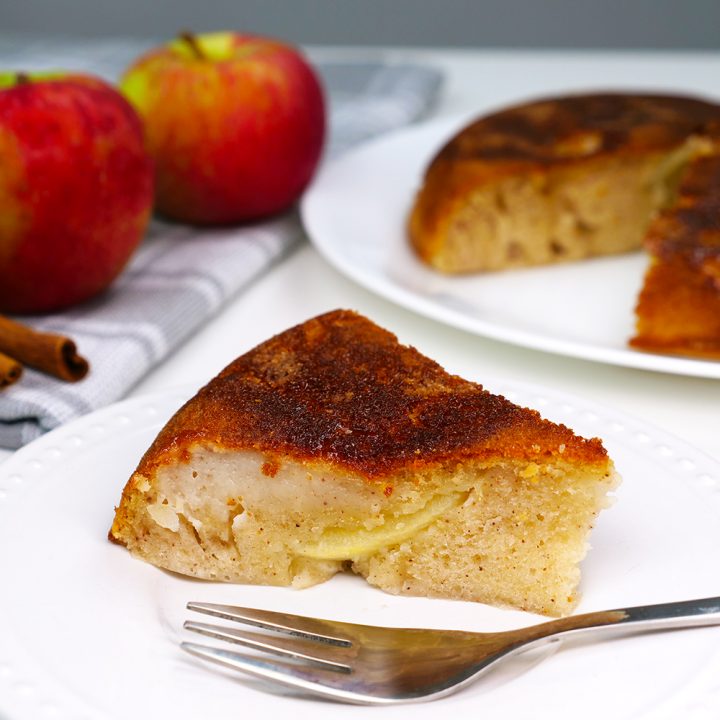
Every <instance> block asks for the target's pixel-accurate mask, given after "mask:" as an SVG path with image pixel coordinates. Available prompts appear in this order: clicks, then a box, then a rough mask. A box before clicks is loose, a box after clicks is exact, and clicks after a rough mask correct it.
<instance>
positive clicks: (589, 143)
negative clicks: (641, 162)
mask: <svg viewBox="0 0 720 720" xmlns="http://www.w3.org/2000/svg"><path fill="white" fill-rule="evenodd" d="M719 117H720V108H718V106H717V105H715V104H713V103H710V102H705V101H703V100H698V99H696V98H690V97H683V96H679V95H677V96H672V95H642V94H639V95H635V94H633V95H628V94H622V93H606V94H592V95H574V96H572V95H571V96H566V97H563V98H549V99H547V100H541V101H538V102H534V103H529V104H524V105H521V106H517V107H512V108H509V109H507V110H503V111H501V112H498V113H495V114H492V115H488V116H486V117H483V118H481V119H479V120H477V121H476V122H474V123H472V124H471V125H469V126H468V127H467V128H465V129H464V130H463V131H462V132H461V133H459V134H458V135H457V136H456V137H454V138H453V139H452V140H451V141H450V142H449V143H448V144H447V145H446V146H445V147H444V148H443V150H442V151H441V152H440V153H439V155H438V156H437V158H436V160H435V162H439V163H441V162H444V161H452V162H456V161H457V160H459V159H463V160H471V159H472V158H478V159H483V160H488V159H499V160H519V161H531V162H539V163H541V164H549V163H556V162H567V161H568V160H572V159H574V158H580V157H582V158H586V157H588V156H589V155H599V154H602V153H609V152H613V151H615V150H617V149H618V148H623V149H625V150H626V151H628V150H630V151H632V150H635V151H638V152H646V151H648V150H653V149H654V150H662V149H664V148H667V147H673V146H675V145H677V144H678V143H679V142H681V141H683V140H684V139H685V138H686V137H687V136H688V135H692V134H695V133H700V134H704V133H705V132H707V131H708V129H709V128H710V126H712V125H713V124H716V123H717V122H718V118H719Z"/></svg>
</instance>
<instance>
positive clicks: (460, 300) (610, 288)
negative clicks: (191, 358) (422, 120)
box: [302, 118, 720, 378]
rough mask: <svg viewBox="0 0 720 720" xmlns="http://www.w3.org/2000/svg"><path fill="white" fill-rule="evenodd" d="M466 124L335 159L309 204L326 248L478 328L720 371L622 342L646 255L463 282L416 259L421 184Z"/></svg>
mask: <svg viewBox="0 0 720 720" xmlns="http://www.w3.org/2000/svg"><path fill="white" fill-rule="evenodd" d="M466 121H467V118H455V119H451V120H447V119H443V120H437V121H434V122H430V123H427V124H425V125H421V126H418V127H414V128H410V129H405V130H402V131H399V132H397V133H394V134H392V135H388V136H386V137H383V138H381V139H379V140H375V141H373V142H370V143H368V144H366V145H363V146H362V147H360V148H358V149H356V150H354V151H351V152H349V153H347V154H345V155H343V156H342V157H341V158H339V159H337V160H335V161H332V162H330V163H329V164H328V165H327V166H326V167H325V168H324V169H323V171H322V172H321V173H320V175H319V177H318V178H317V180H316V181H315V183H314V184H313V186H312V187H311V188H310V190H309V192H308V193H307V194H306V195H305V198H304V200H303V203H302V217H303V221H304V223H305V227H306V229H307V232H308V234H309V236H310V238H311V240H312V241H313V243H314V245H315V246H316V247H317V249H318V250H319V251H320V253H322V255H324V256H325V258H326V259H327V260H328V261H329V262H330V263H331V264H332V265H334V266H335V267H336V268H337V269H338V270H340V271H341V272H342V273H344V274H345V275H347V276H349V277H350V278H352V279H353V280H355V281H356V282H358V283H360V284H361V285H363V286H364V287H366V288H368V289H369V290H372V291H374V292H376V293H377V294H379V295H381V296H383V297H385V298H387V299H388V300H391V301H393V302H396V303H398V304H399V305H403V306H405V307H407V308H409V309H411V310H414V311H416V312H418V313H421V314H423V315H426V316H428V317H431V318H434V319H435V320H439V321H441V322H444V323H447V324H449V325H453V326H455V327H459V328H462V329H464V330H468V331H470V332H473V333H476V334H478V335H483V336H486V337H490V338H495V339H497V340H503V341H506V342H509V343H514V344H516V345H522V346H525V347H529V348H535V349H537V350H545V351H547V352H553V353H559V354H562V355H568V356H571V357H579V358H585V359H587V360H596V361H599V362H605V363H611V364H615V365H625V366H629V367H637V368H644V369H646V370H656V371H662V372H669V373H677V374H683V375H695V376H698V377H711V378H720V362H713V361H705V360H692V359H687V358H679V357H670V356H662V355H652V354H649V353H640V352H636V351H633V350H630V349H629V348H628V347H627V346H626V342H627V340H628V338H630V337H631V336H632V334H633V323H634V310H633V309H634V306H635V300H636V298H637V294H638V291H639V289H640V286H641V282H642V278H643V275H644V271H645V265H646V262H647V259H646V257H645V256H643V255H642V254H641V253H635V254H631V255H624V256H620V257H613V258H602V259H595V260H588V261H584V262H577V263H572V265H556V266H549V267H542V268H531V269H526V270H516V271H513V272H505V273H492V274H486V275H473V276H463V277H446V276H443V275H441V274H439V273H436V272H433V271H432V270H430V269H429V268H427V267H426V266H425V265H423V264H422V263H421V262H420V261H419V260H418V259H417V258H416V257H415V255H414V254H413V253H412V251H411V250H410V248H409V246H408V243H407V240H406V233H405V223H406V219H407V215H408V212H409V209H410V205H411V203H412V200H413V197H414V194H415V191H416V190H417V188H418V186H419V184H420V180H421V176H422V173H423V171H424V168H425V166H426V165H427V163H428V162H429V160H430V159H431V158H432V156H433V155H434V154H435V152H436V150H437V149H438V148H439V147H440V146H441V145H442V143H443V142H444V141H445V140H446V139H447V138H449V137H450V136H451V135H452V134H453V133H454V132H455V131H456V130H457V129H459V128H460V127H462V126H463V125H464V124H465V122H466Z"/></svg>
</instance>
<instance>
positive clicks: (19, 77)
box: [15, 72, 30, 85]
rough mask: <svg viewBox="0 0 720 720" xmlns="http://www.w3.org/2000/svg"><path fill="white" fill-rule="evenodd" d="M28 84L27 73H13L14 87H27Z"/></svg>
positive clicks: (28, 77)
mask: <svg viewBox="0 0 720 720" xmlns="http://www.w3.org/2000/svg"><path fill="white" fill-rule="evenodd" d="M29 83H30V76H29V75H28V74H27V73H24V72H19V73H15V85H28V84H29Z"/></svg>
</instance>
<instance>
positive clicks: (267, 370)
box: [140, 310, 606, 478]
mask: <svg viewBox="0 0 720 720" xmlns="http://www.w3.org/2000/svg"><path fill="white" fill-rule="evenodd" d="M200 440H202V441H203V442H205V443H208V442H209V443H212V444H217V445H218V446H219V447H221V448H224V449H239V448H248V449H256V450H261V451H263V452H266V453H269V454H273V453H277V454H278V455H284V454H287V455H289V456H292V457H295V458H296V459H304V458H312V459H321V460H326V461H328V462H332V463H335V464H339V465H342V466H345V467H348V468H351V469H353V470H354V471H356V472H358V473H360V474H362V475H364V476H366V477H368V478H371V477H380V476H382V475H384V474H388V473H391V472H393V471H394V470H397V469H398V468H402V467H405V468H407V467H410V468H414V469H417V468H420V467H422V466H424V465H427V464H431V463H438V462H443V461H444V460H447V459H449V458H452V459H453V460H454V461H458V460H459V459H461V458H462V459H465V458H468V457H484V456H485V455H486V454H488V455H489V453H490V452H492V454H493V455H494V456H496V455H497V453H498V451H500V452H501V453H505V455H506V456H507V457H513V458H524V457H527V456H528V453H530V454H532V456H533V457H537V456H538V453H540V454H545V455H547V456H548V457H550V456H552V455H555V454H557V453H563V456H564V457H565V458H567V459H568V460H570V459H572V458H578V457H579V458H582V459H585V461H587V462H598V463H600V462H605V460H606V452H605V450H604V448H603V447H602V445H601V444H600V442H599V441H597V440H590V441H585V440H582V439H581V438H578V437H577V436H576V435H574V434H573V433H572V432H571V431H570V430H569V429H567V428H565V427H563V426H558V425H554V424H552V423H549V422H546V421H544V420H542V419H541V418H540V416H539V415H538V414H537V413H536V412H534V411H530V410H527V409H525V408H521V407H518V406H516V405H514V404H513V403H511V402H510V401H508V400H506V399H505V398H503V397H500V396H497V395H492V394H491V393H489V392H487V391H485V390H483V389H482V387H481V386H480V385H477V384H475V383H471V382H468V381H466V380H463V379H461V378H459V377H457V376H453V375H450V374H448V373H446V372H445V371H444V370H443V369H442V368H441V367H440V366H439V365H438V364H437V363H435V362H433V361H432V360H430V359H428V358H426V357H424V356H423V355H421V354H420V353H419V352H417V351H416V350H415V349H414V348H410V347H406V346H403V345H400V344H399V343H398V341H397V339H396V338H395V336H394V335H392V334H391V333H389V332H387V331H385V330H383V329H381V328H379V327H378V326H376V325H374V324H373V323H371V322H370V321H369V320H367V319H365V318H363V317H362V316H360V315H357V314H356V313H353V312H349V311H341V310H338V311H334V312H331V313H327V314H326V315H321V316H319V317H317V318H314V319H312V320H309V321H307V322H306V323H304V324H302V325H299V326H297V327H294V328H292V329H290V330H288V331H286V332H284V333H282V334H280V335H278V336H276V337H274V338H271V339H270V340H268V341H267V342H265V343H263V344H261V345H259V346H258V347H257V348H255V349H254V350H251V351H250V352H248V353H247V354H245V355H243V356H242V357H240V358H238V359H237V360H235V361H234V362H233V363H232V364H230V365H229V366H228V367H227V368H226V369H225V370H224V371H223V372H222V373H220V375H219V376H218V377H217V378H215V379H214V380H212V381H211V382H210V383H209V384H208V385H207V386H206V387H205V388H203V389H202V390H201V391H200V393H199V394H198V396H196V398H194V399H193V400H192V401H190V402H189V403H188V404H187V405H186V406H185V407H184V408H183V409H182V410H181V411H180V412H179V413H178V414H177V415H176V416H175V418H173V420H172V421H171V422H170V423H169V424H168V426H167V427H166V428H165V430H164V431H163V432H162V433H161V434H160V436H159V437H158V439H157V440H156V442H155V444H154V445H153V447H152V448H151V449H150V450H149V451H148V453H147V455H146V457H145V458H144V460H143V463H144V464H145V465H153V464H162V463H164V462H169V461H170V459H171V458H172V457H173V456H174V457H177V455H178V453H182V452H183V451H186V450H187V448H188V447H189V446H190V445H192V444H193V443H194V442H195V441H200ZM490 444H491V445H492V449H490ZM533 446H534V447H533ZM561 446H563V447H562V448H561ZM559 448H561V449H559ZM142 468H143V465H142V464H141V467H140V470H141V471H142ZM268 470H270V468H268ZM264 472H266V471H265V470H264ZM266 474H267V475H272V473H271V472H266Z"/></svg>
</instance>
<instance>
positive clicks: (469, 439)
mask: <svg viewBox="0 0 720 720" xmlns="http://www.w3.org/2000/svg"><path fill="white" fill-rule="evenodd" d="M618 481H619V478H618V476H617V474H616V472H615V470H614V468H613V463H612V461H611V460H610V459H609V458H608V454H607V452H606V451H605V449H604V448H603V446H602V444H601V442H600V441H599V440H597V439H593V440H585V439H583V438H580V437H578V436H577V435H575V434H574V433H573V432H572V431H571V430H569V429H568V428H567V427H564V426H562V425H557V424H554V423H552V422H549V421H547V420H543V419H542V418H541V417H540V415H539V414H538V413H537V412H535V411H533V410H529V409H526V408H522V407H519V406H517V405H514V404H513V403H511V402H510V401H508V400H506V399H505V398H503V397H500V396H498V395H493V394H491V393H489V392H487V391H486V390H484V389H483V388H482V387H481V386H480V385H477V384H475V383H472V382H468V381H466V380H463V379H461V378H459V377H456V376H453V375H450V374H448V373H446V372H445V371H444V370H443V369H442V368H441V367H440V366H439V365H438V364H437V363H435V362H433V361H432V360H430V359H428V358H426V357H424V356H423V355H421V354H420V353H419V352H417V351H416V350H415V349H413V348H411V347H405V346H403V345H401V344H399V343H398V341H397V339H396V338H395V337H394V336H393V335H392V334H390V333H389V332H387V331H385V330H383V329H381V328H379V327H378V326H376V325H374V324H373V323H372V322H370V321H369V320H367V319H365V318H364V317H362V316H360V315H357V314H355V313H352V312H349V311H334V312H331V313H328V314H326V315H322V316H320V317H317V318H314V319H312V320H308V321H307V322H305V323H303V324H302V325H299V326H297V327H294V328H292V329H290V330H287V331H286V332H284V333H282V334H280V335H278V336H276V337H274V338H272V339H270V340H268V341H267V342H264V343H263V344H261V345H259V346H258V347H256V348H255V349H253V350H251V351H250V352H248V353H247V354H245V355H243V356H241V357H239V358H238V359H237V360H235V361H234V362H233V363H231V364H230V365H229V366H228V367H227V368H226V369H225V370H223V371H222V372H221V373H220V374H219V375H218V376H217V377H216V378H214V379H213V380H212V381H211V382H210V383H209V384H208V385H206V386H205V387H204V388H202V389H201V390H200V391H199V392H198V394H197V395H196V396H195V397H194V398H192V399H191V400H190V401H189V402H188V403H187V404H186V405H185V406H184V407H183V408H181V409H180V410H179V411H178V412H177V414H176V415H175V416H174V417H173V418H172V419H171V420H170V421H169V422H168V424H167V425H166V426H165V427H164V428H163V429H162V431H161V432H160V434H159V435H158V437H157V438H156V440H155V441H154V442H153V444H152V446H151V447H150V449H149V450H148V451H147V452H146V454H145V456H144V457H143V458H142V460H141V461H140V464H139V466H138V468H137V470H136V471H135V472H134V473H133V475H132V477H131V478H130V479H129V481H128V483H127V485H126V486H125V489H124V491H123V493H122V499H121V501H120V505H119V507H118V508H117V510H116V514H115V519H114V522H113V525H112V529H111V530H110V538H111V539H113V540H115V541H117V542H119V543H121V544H123V545H126V546H127V548H128V549H129V550H130V551H131V552H132V553H133V554H134V555H136V556H137V557H140V558H142V559H144V560H146V561H149V562H151V563H154V564H155V565H158V566H160V567H162V568H167V569H169V570H174V571H176V572H179V573H183V574H187V575H192V576H195V577H199V578H207V579H210V580H221V581H228V582H239V583H258V584H269V585H289V586H293V587H297V588H302V587H307V586H309V585H313V584H315V583H319V582H322V581H324V580H326V579H328V578H330V577H331V576H332V575H334V574H335V573H337V572H339V571H341V570H344V569H349V570H352V571H353V572H355V573H358V574H360V575H362V576H363V577H365V578H366V579H367V581H368V582H370V583H372V584H373V585H376V586H378V587H380V588H382V589H384V590H386V591H388V592H391V593H403V594H409V595H424V596H431V597H446V598H459V599H464V600H474V601H479V602H486V603H492V604H497V605H503V606H513V607H516V608H522V609H524V610H530V611H534V612H538V613H545V614H548V615H562V614H565V613H568V612H570V611H571V610H572V608H573V607H574V606H575V604H576V603H577V601H578V582H579V579H580V570H579V566H578V564H579V562H580V560H581V559H582V558H583V556H584V555H585V553H586V551H587V548H588V545H587V539H588V534H589V532H590V529H591V528H592V526H593V522H594V520H595V518H596V517H597V515H598V513H599V512H600V510H601V509H602V508H604V507H606V505H607V504H608V502H609V499H608V497H607V494H608V492H609V491H610V490H612V489H613V488H614V487H615V486H616V485H617V483H618Z"/></svg>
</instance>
